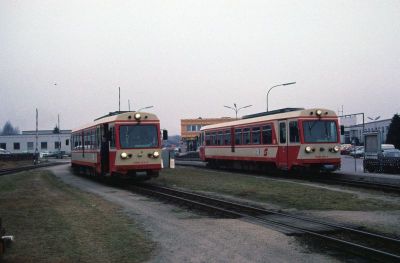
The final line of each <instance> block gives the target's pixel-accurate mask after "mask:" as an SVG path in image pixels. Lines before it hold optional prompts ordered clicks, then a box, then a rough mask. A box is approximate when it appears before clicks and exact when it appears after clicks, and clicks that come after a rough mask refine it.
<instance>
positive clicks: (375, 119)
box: [367, 116, 381, 121]
mask: <svg viewBox="0 0 400 263" xmlns="http://www.w3.org/2000/svg"><path fill="white" fill-rule="evenodd" d="M380 118H381V116H378V117H375V118H372V117H367V119H369V120H371V121H377V120H379V119H380Z"/></svg>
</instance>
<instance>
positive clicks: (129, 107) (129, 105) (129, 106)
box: [128, 100, 131, 111]
mask: <svg viewBox="0 0 400 263" xmlns="http://www.w3.org/2000/svg"><path fill="white" fill-rule="evenodd" d="M128 111H131V102H130V101H129V100H128Z"/></svg>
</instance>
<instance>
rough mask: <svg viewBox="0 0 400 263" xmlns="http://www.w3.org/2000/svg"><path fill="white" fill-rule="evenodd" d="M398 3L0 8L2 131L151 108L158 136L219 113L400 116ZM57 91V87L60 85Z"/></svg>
mask: <svg viewBox="0 0 400 263" xmlns="http://www.w3.org/2000/svg"><path fill="white" fill-rule="evenodd" d="M399 14H400V1H398V0H393V1H390V0H385V1H381V0H380V1H378V0H377V1H366V0H359V1H349V0H344V1H325V0H321V1H306V0H303V1H282V0H279V1H278V0H277V1H249V0H246V1H235V0H227V1H215V0H213V1H198V0H196V1H170V0H168V1H147V0H146V1H116V0H113V1H71V0H69V1H45V0H40V1H34V0H26V1H11V0H10V1H6V0H0V125H1V126H2V125H3V124H4V123H5V122H6V121H7V120H10V121H11V122H12V123H13V124H14V125H15V126H18V127H19V128H20V129H21V130H26V129H34V126H35V119H34V117H35V108H38V109H39V114H40V120H39V122H40V124H39V128H40V129H52V128H53V127H54V125H55V124H56V122H57V114H58V113H60V116H61V128H64V129H65V128H70V129H71V128H75V127H78V126H81V125H82V124H86V123H88V122H90V121H92V120H93V119H95V118H96V117H99V116H101V115H103V114H105V113H107V112H109V111H114V110H117V109H118V86H120V87H121V109H122V110H127V109H128V99H129V100H130V103H131V109H138V108H140V107H145V106H149V105H154V108H153V109H151V110H150V111H151V112H154V113H156V114H158V116H159V117H160V119H161V123H162V127H163V128H167V129H168V130H169V132H170V134H178V133H179V132H180V127H179V125H180V119H182V118H197V117H199V116H201V117H221V116H231V117H234V111H232V110H229V109H227V108H224V107H223V105H232V104H233V103H234V102H236V103H237V104H238V106H239V107H240V106H245V105H248V104H252V105H253V107H250V108H248V109H243V110H242V111H241V112H240V113H239V115H242V114H243V115H245V114H251V113H256V112H261V111H265V108H266V93H267V90H268V88H270V87H272V86H273V85H276V84H280V83H284V82H291V81H296V82H297V83H296V84H295V85H292V86H286V87H278V88H276V89H274V90H273V91H271V93H270V98H269V109H270V110H272V109H277V108H283V107H306V108H308V107H325V108H329V109H332V110H335V111H337V110H338V109H339V108H341V105H344V112H345V114H350V113H358V112H365V114H366V116H371V117H375V116H378V115H381V116H382V118H391V117H392V116H393V114H394V113H396V112H400V103H399V98H400V16H399ZM54 83H57V85H54Z"/></svg>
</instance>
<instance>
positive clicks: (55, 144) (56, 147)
mask: <svg viewBox="0 0 400 263" xmlns="http://www.w3.org/2000/svg"><path fill="white" fill-rule="evenodd" d="M60 148H61V142H54V149H56V150H58V149H60Z"/></svg>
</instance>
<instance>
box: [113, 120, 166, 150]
mask: <svg viewBox="0 0 400 263" xmlns="http://www.w3.org/2000/svg"><path fill="white" fill-rule="evenodd" d="M119 141H120V145H121V149H130V148H152V147H157V146H158V132H157V126H156V125H121V126H120V128H119Z"/></svg>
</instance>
